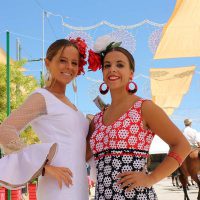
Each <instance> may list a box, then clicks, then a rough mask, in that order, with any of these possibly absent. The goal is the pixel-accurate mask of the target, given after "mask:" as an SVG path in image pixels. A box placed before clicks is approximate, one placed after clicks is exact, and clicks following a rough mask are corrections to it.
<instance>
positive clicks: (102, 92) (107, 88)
mask: <svg viewBox="0 0 200 200" xmlns="http://www.w3.org/2000/svg"><path fill="white" fill-rule="evenodd" d="M103 85H106V84H105V83H102V84H101V85H100V86H99V92H100V93H101V94H103V95H105V94H107V93H108V91H109V87H108V86H107V85H106V89H105V90H103Z"/></svg>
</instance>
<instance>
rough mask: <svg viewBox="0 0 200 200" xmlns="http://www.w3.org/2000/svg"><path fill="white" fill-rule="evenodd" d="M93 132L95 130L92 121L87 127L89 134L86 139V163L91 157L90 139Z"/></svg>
mask: <svg viewBox="0 0 200 200" xmlns="http://www.w3.org/2000/svg"><path fill="white" fill-rule="evenodd" d="M94 130H95V127H94V121H93V120H92V121H91V123H90V126H89V132H88V135H87V139H86V162H87V161H88V160H90V158H91V157H92V150H91V148H90V137H91V135H92V133H93V132H94Z"/></svg>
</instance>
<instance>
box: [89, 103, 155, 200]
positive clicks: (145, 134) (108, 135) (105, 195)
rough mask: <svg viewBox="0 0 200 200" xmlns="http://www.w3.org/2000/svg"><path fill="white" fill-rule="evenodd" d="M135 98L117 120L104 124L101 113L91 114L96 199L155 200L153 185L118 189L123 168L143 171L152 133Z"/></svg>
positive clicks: (124, 169)
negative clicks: (95, 169)
mask: <svg viewBox="0 0 200 200" xmlns="http://www.w3.org/2000/svg"><path fill="white" fill-rule="evenodd" d="M143 102H144V99H140V100H138V101H137V102H136V103H134V105H133V106H132V107H131V108H130V109H129V110H128V111H127V112H126V113H125V114H123V115H122V116H121V117H120V118H119V119H118V120H116V121H115V122H114V123H112V124H111V125H109V126H105V125H104V124H103V112H100V113H98V114H97V115H95V117H94V125H95V131H94V132H93V134H92V136H91V139H90V146H91V149H92V151H93V154H94V156H95V162H96V168H97V184H96V191H95V200H106V199H110V200H133V199H142V200H143V199H144V200H145V199H147V200H157V196H156V194H155V191H154V189H153V188H145V187H138V188H135V189H133V190H132V191H130V192H127V191H126V190H125V189H122V188H120V186H119V185H118V184H117V181H118V178H117V175H118V174H119V173H122V172H126V171H146V165H147V157H148V151H149V147H150V144H151V142H152V140H153V137H154V133H153V132H152V131H151V130H150V129H147V130H146V129H144V127H143V123H142V117H141V106H142V103H143Z"/></svg>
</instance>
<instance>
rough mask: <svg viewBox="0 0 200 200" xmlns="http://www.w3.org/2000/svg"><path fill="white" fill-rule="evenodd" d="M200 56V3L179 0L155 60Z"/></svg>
mask: <svg viewBox="0 0 200 200" xmlns="http://www.w3.org/2000/svg"><path fill="white" fill-rule="evenodd" d="M198 56H200V1H199V0H177V3H176V6H175V9H174V12H173V14H172V16H171V18H170V19H169V21H168V23H167V24H166V25H165V27H164V29H163V33H162V38H161V41H160V43H159V45H158V48H157V51H156V53H155V56H154V59H165V58H178V57H198Z"/></svg>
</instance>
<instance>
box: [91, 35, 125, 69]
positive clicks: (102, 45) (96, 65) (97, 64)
mask: <svg viewBox="0 0 200 200" xmlns="http://www.w3.org/2000/svg"><path fill="white" fill-rule="evenodd" d="M120 45H121V42H115V41H114V39H113V38H112V37H111V36H110V35H105V36H102V37H99V38H98V39H97V40H96V42H95V44H94V48H93V49H94V50H89V58H88V63H89V66H88V69H89V71H97V70H99V69H101V68H102V59H103V57H104V56H105V53H106V52H107V51H108V50H109V49H111V48H115V47H119V46H120Z"/></svg>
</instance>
